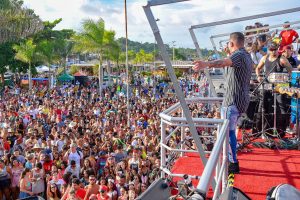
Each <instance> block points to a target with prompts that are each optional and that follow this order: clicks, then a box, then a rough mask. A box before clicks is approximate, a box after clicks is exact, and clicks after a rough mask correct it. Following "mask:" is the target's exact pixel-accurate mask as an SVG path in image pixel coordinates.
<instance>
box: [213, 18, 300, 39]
mask: <svg viewBox="0 0 300 200" xmlns="http://www.w3.org/2000/svg"><path fill="white" fill-rule="evenodd" d="M299 23H300V21H299V20H298V21H294V22H290V23H284V24H277V25H273V26H264V27H261V28H254V29H249V30H244V31H242V32H243V33H251V32H256V31H263V30H268V29H272V28H277V27H282V26H283V25H294V24H299ZM283 30H284V29H283ZM265 33H266V32H263V33H258V34H256V35H260V34H265ZM228 35H230V33H222V34H218V35H212V36H211V38H218V37H224V36H228ZM252 36H254V35H249V36H246V37H252Z"/></svg>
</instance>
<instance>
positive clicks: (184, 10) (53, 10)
mask: <svg viewBox="0 0 300 200" xmlns="http://www.w3.org/2000/svg"><path fill="white" fill-rule="evenodd" d="M24 2H25V5H26V6H27V7H30V8H32V9H34V10H35V12H36V13H37V14H38V15H40V17H41V18H42V19H43V20H54V19H57V18H62V19H63V21H62V22H61V23H60V24H59V25H58V26H57V29H62V28H73V29H75V30H79V28H80V23H81V21H82V19H85V18H92V19H98V18H99V17H102V18H103V19H104V20H105V22H106V28H107V29H113V30H115V31H116V33H117V37H124V35H125V25H124V5H123V1H121V0H111V1H108V0H106V1H105V2H104V1H103V0H102V1H101V0H24ZM146 3H147V0H128V31H129V38H130V39H132V40H135V41H140V42H146V41H147V42H153V41H154V37H153V34H152V31H151V28H150V26H149V24H148V21H147V19H146V17H145V13H144V11H143V9H142V6H143V5H146ZM296 6H300V2H299V1H298V0H286V1H279V0H276V3H274V0H264V1H261V0H252V1H241V0H209V1H202V0H201V1H200V0H192V1H188V2H183V3H178V4H171V5H164V6H157V7H153V8H152V10H153V13H154V16H155V17H156V18H159V19H160V21H159V22H158V25H159V27H160V31H161V34H162V36H163V39H164V41H165V43H170V42H171V41H176V44H177V46H185V47H186V46H189V47H193V44H192V40H191V38H190V35H189V32H188V28H189V27H190V26H191V25H195V24H199V23H206V22H212V21H216V20H222V19H230V18H236V17H241V16H247V15H253V14H259V13H264V12H270V11H276V10H280V9H287V8H291V7H296ZM297 16H299V13H298V14H297ZM274 19H277V20H280V18H276V17H275V18H274ZM288 20H291V21H293V19H288ZM294 20H295V19H294ZM263 21H265V22H264V23H270V24H276V23H280V22H278V21H274V20H273V21H272V20H270V19H266V20H263ZM283 21H284V20H283ZM247 23H252V21H250V22H245V23H237V24H231V25H224V26H218V27H211V28H208V29H203V30H198V31H197V36H198V38H201V41H200V43H201V45H202V46H205V47H209V48H211V45H210V43H209V40H208V38H209V36H210V35H212V34H219V33H223V32H230V31H233V30H234V31H235V30H240V29H241V28H243V27H244V26H245V25H246V24H247Z"/></svg>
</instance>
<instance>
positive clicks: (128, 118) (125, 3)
mask: <svg viewBox="0 0 300 200" xmlns="http://www.w3.org/2000/svg"><path fill="white" fill-rule="evenodd" d="M124 8H125V33H126V40H125V41H126V42H125V51H126V53H125V54H126V75H127V100H126V104H127V125H128V127H129V126H130V106H129V98H130V95H129V84H130V81H129V68H128V28H127V1H126V0H124Z"/></svg>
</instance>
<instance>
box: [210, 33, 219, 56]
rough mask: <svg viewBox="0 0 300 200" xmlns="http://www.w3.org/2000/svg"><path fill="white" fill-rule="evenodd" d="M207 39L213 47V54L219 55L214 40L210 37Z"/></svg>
mask: <svg viewBox="0 0 300 200" xmlns="http://www.w3.org/2000/svg"><path fill="white" fill-rule="evenodd" d="M209 39H210V42H211V44H212V45H213V48H214V51H215V54H217V55H219V52H218V50H217V47H216V44H215V41H214V39H213V38H212V37H210V38H209Z"/></svg>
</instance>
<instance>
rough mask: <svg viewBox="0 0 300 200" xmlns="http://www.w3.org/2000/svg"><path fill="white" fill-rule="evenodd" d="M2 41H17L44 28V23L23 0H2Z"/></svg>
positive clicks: (0, 6) (0, 30)
mask: <svg viewBox="0 0 300 200" xmlns="http://www.w3.org/2000/svg"><path fill="white" fill-rule="evenodd" d="M0 16H1V18H0V43H5V42H8V41H16V40H19V39H20V38H25V37H28V36H31V35H33V34H35V33H37V32H38V31H40V30H42V28H43V23H42V21H41V19H40V18H39V17H38V16H37V15H36V14H35V13H34V11H33V10H31V9H28V8H24V7H23V1H21V0H1V4H0Z"/></svg>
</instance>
